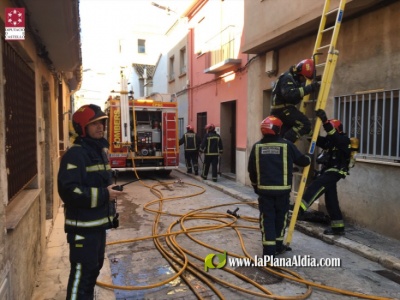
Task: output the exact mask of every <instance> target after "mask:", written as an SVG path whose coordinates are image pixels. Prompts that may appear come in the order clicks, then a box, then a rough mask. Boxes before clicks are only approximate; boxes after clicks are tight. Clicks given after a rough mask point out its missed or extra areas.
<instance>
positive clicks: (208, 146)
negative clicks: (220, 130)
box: [207, 136, 219, 155]
mask: <svg viewBox="0 0 400 300" xmlns="http://www.w3.org/2000/svg"><path fill="white" fill-rule="evenodd" d="M211 140H219V137H218V136H211V137H208V145H207V152H210V146H211V143H210V142H211ZM217 148H218V150H219V145H217ZM208 155H218V153H216V154H214V153H208Z"/></svg>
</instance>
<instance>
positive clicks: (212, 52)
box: [204, 25, 242, 74]
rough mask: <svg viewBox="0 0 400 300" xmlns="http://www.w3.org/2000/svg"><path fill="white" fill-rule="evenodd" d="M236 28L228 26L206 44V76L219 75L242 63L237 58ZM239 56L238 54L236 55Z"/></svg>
mask: <svg viewBox="0 0 400 300" xmlns="http://www.w3.org/2000/svg"><path fill="white" fill-rule="evenodd" d="M234 29H235V26H232V25H231V26H228V27H226V28H225V29H224V30H222V31H221V32H220V33H219V34H217V35H216V36H214V37H213V38H211V39H210V40H208V41H207V42H206V49H208V51H207V53H206V66H208V68H207V69H205V70H204V73H206V74H217V73H220V72H222V71H224V70H226V69H229V68H231V67H233V66H238V65H240V64H241V63H242V60H241V59H237V58H235V53H236V52H235V44H236V42H237V40H236V38H235V30H234ZM236 55H237V54H236Z"/></svg>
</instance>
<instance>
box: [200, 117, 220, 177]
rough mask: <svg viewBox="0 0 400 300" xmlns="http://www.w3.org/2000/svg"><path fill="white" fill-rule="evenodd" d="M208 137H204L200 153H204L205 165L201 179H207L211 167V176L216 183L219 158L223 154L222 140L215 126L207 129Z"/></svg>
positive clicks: (208, 126) (209, 125)
mask: <svg viewBox="0 0 400 300" xmlns="http://www.w3.org/2000/svg"><path fill="white" fill-rule="evenodd" d="M205 130H206V135H205V136H204V138H203V140H202V142H201V145H200V152H201V153H204V165H203V171H202V174H201V178H203V179H204V180H206V179H207V175H208V171H209V170H210V166H211V176H212V180H213V181H214V182H216V181H217V178H218V163H219V157H220V155H221V154H222V152H223V146H222V140H221V137H220V135H219V134H218V133H217V132H216V131H215V126H214V124H212V123H210V124H207V125H206V127H205Z"/></svg>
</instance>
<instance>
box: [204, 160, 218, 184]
mask: <svg viewBox="0 0 400 300" xmlns="http://www.w3.org/2000/svg"><path fill="white" fill-rule="evenodd" d="M218 158H219V155H207V154H206V155H205V156H204V165H203V173H202V174H201V176H202V177H203V178H204V179H207V175H208V171H209V170H210V165H211V176H212V180H214V181H217V178H218Z"/></svg>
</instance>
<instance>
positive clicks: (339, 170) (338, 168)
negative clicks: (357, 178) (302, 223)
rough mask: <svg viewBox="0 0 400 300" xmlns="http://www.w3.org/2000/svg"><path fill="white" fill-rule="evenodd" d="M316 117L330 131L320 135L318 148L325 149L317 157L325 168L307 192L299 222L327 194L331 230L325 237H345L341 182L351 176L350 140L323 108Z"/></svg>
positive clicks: (340, 124)
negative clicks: (339, 195) (340, 201)
mask: <svg viewBox="0 0 400 300" xmlns="http://www.w3.org/2000/svg"><path fill="white" fill-rule="evenodd" d="M316 115H317V117H318V118H320V119H321V121H322V124H323V127H324V129H325V131H326V136H318V139H317V146H318V147H320V148H322V149H323V152H322V153H321V154H320V155H319V156H318V158H317V163H319V164H321V165H322V169H321V171H320V172H319V174H320V175H319V176H318V177H317V178H316V179H315V180H313V181H312V182H311V184H310V185H309V186H308V187H307V189H306V191H305V192H304V195H303V198H302V200H301V204H300V210H299V216H298V219H300V220H307V219H306V216H305V214H304V212H305V211H306V210H307V209H308V207H310V206H311V204H312V203H313V202H314V201H315V200H317V199H318V198H319V197H320V196H322V195H323V194H325V205H326V210H327V211H328V215H329V218H330V223H331V227H330V228H328V229H326V230H325V231H324V234H326V235H344V234H345V233H344V221H343V216H342V212H341V210H340V206H339V200H338V195H337V183H338V181H339V180H340V179H342V178H346V175H348V174H349V173H348V171H349V163H350V157H351V143H350V138H349V137H348V136H347V135H346V134H345V133H344V132H343V125H342V123H341V122H340V121H339V120H336V119H330V120H329V119H328V117H327V116H326V113H325V111H324V110H322V109H318V110H317V112H316Z"/></svg>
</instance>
